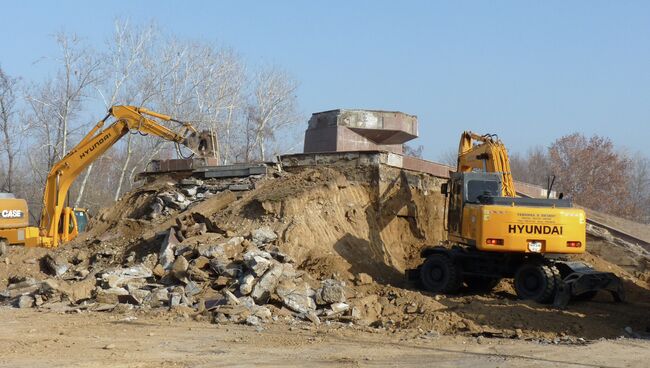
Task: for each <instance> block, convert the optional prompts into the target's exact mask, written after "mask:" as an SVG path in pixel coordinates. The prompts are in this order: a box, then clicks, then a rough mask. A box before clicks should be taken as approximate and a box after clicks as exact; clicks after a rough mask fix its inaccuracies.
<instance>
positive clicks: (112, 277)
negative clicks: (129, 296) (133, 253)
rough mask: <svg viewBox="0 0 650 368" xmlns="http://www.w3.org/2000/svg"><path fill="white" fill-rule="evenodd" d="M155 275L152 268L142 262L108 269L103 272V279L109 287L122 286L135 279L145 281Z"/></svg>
mask: <svg viewBox="0 0 650 368" xmlns="http://www.w3.org/2000/svg"><path fill="white" fill-rule="evenodd" d="M151 276H153V273H152V272H151V270H149V269H148V268H147V267H145V266H144V265H142V264H138V265H135V266H133V267H126V268H119V269H114V270H109V271H106V272H104V273H103V274H102V281H104V283H105V284H106V285H108V287H109V288H114V287H122V286H124V285H126V284H128V283H130V282H133V281H138V280H139V281H140V282H141V283H144V281H145V279H146V278H148V277H151Z"/></svg>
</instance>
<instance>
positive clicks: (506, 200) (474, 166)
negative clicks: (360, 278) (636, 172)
mask: <svg viewBox="0 0 650 368" xmlns="http://www.w3.org/2000/svg"><path fill="white" fill-rule="evenodd" d="M551 189H552V188H548V191H549V193H550V190H551ZM441 191H442V193H443V194H444V195H445V197H446V203H445V205H446V217H447V221H446V227H447V228H446V230H447V235H448V240H447V244H446V245H447V246H428V247H425V248H424V249H422V251H421V257H422V258H424V262H423V264H422V265H420V266H419V267H418V268H417V269H416V270H410V272H409V277H410V278H411V279H416V280H417V281H419V284H420V285H421V286H423V287H424V288H425V289H427V290H429V291H432V292H435V293H455V292H458V291H459V290H460V289H461V287H463V285H466V286H467V287H469V288H470V289H474V290H482V291H487V290H491V289H492V288H494V287H495V286H496V284H497V283H498V282H499V281H500V280H501V279H502V278H513V279H514V286H515V290H516V292H517V295H518V297H519V298H521V299H530V300H534V301H536V302H539V303H553V304H554V305H555V306H558V307H564V306H566V305H567V304H568V303H569V300H571V299H574V300H578V299H583V300H585V299H590V298H593V297H594V296H595V295H596V293H597V292H598V291H599V290H607V291H609V292H611V294H612V295H613V297H614V299H615V300H616V301H621V300H622V299H623V297H624V294H623V288H622V284H621V281H620V279H619V278H618V277H616V276H615V275H614V274H613V273H610V272H598V271H596V270H594V269H592V268H591V267H589V266H587V265H586V264H584V263H582V262H575V261H574V262H572V261H569V260H568V259H567V256H569V255H572V254H580V253H584V252H585V247H586V216H585V212H584V211H583V210H582V209H578V208H574V207H573V206H572V203H571V201H569V200H567V199H563V198H562V195H560V198H559V199H554V198H520V197H517V196H516V192H515V186H514V183H513V179H512V175H511V172H510V162H509V159H508V152H507V150H506V148H505V146H504V144H503V143H502V142H501V141H500V140H499V139H498V137H496V136H495V135H478V134H476V133H473V132H469V131H466V132H463V134H462V135H461V139H460V145H459V149H458V164H457V171H456V172H454V173H451V174H450V178H449V181H448V182H447V183H444V184H443V185H442V186H441Z"/></svg>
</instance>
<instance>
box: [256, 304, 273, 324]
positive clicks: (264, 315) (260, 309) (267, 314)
mask: <svg viewBox="0 0 650 368" xmlns="http://www.w3.org/2000/svg"><path fill="white" fill-rule="evenodd" d="M251 311H252V312H253V315H254V316H256V317H259V318H261V319H262V320H269V319H271V317H273V314H272V313H271V310H270V309H269V308H267V307H265V306H263V305H254V306H253V307H252V308H251Z"/></svg>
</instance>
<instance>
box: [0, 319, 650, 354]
mask: <svg viewBox="0 0 650 368" xmlns="http://www.w3.org/2000/svg"><path fill="white" fill-rule="evenodd" d="M0 339H1V340H2V341H1V344H0V366H3V367H104V366H111V367H161V366H164V367H216V366H305V365H309V366H353V367H354V366H422V365H432V364H435V366H436V367H642V366H645V364H646V363H647V360H648V359H649V358H650V341H648V340H634V339H617V340H599V341H595V342H591V343H588V344H585V345H549V344H540V343H536V342H530V341H522V340H503V339H484V338H480V339H476V338H472V337H446V336H443V337H423V335H422V333H417V332H409V333H400V334H387V333H385V332H374V333H373V332H369V331H360V330H355V329H352V328H341V327H340V326H338V327H337V326H329V327H328V326H321V327H318V328H317V327H313V326H310V325H307V324H298V325H295V326H288V325H285V324H271V325H266V326H265V327H264V329H263V330H261V331H258V330H256V328H255V327H249V326H242V325H213V324H207V323H205V322H195V321H192V320H186V319H184V318H182V317H173V316H168V317H167V318H160V316H159V317H158V318H152V317H147V316H139V315H138V316H137V317H136V316H134V315H130V314H129V313H127V314H106V313H79V314H59V313H55V312H41V311H36V310H20V309H12V308H1V309H0Z"/></svg>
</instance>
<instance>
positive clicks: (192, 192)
mask: <svg viewBox="0 0 650 368" xmlns="http://www.w3.org/2000/svg"><path fill="white" fill-rule="evenodd" d="M197 189H198V188H197V187H195V186H192V187H187V188H183V194H185V195H186V196H188V197H194V196H195V195H196V193H197Z"/></svg>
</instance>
